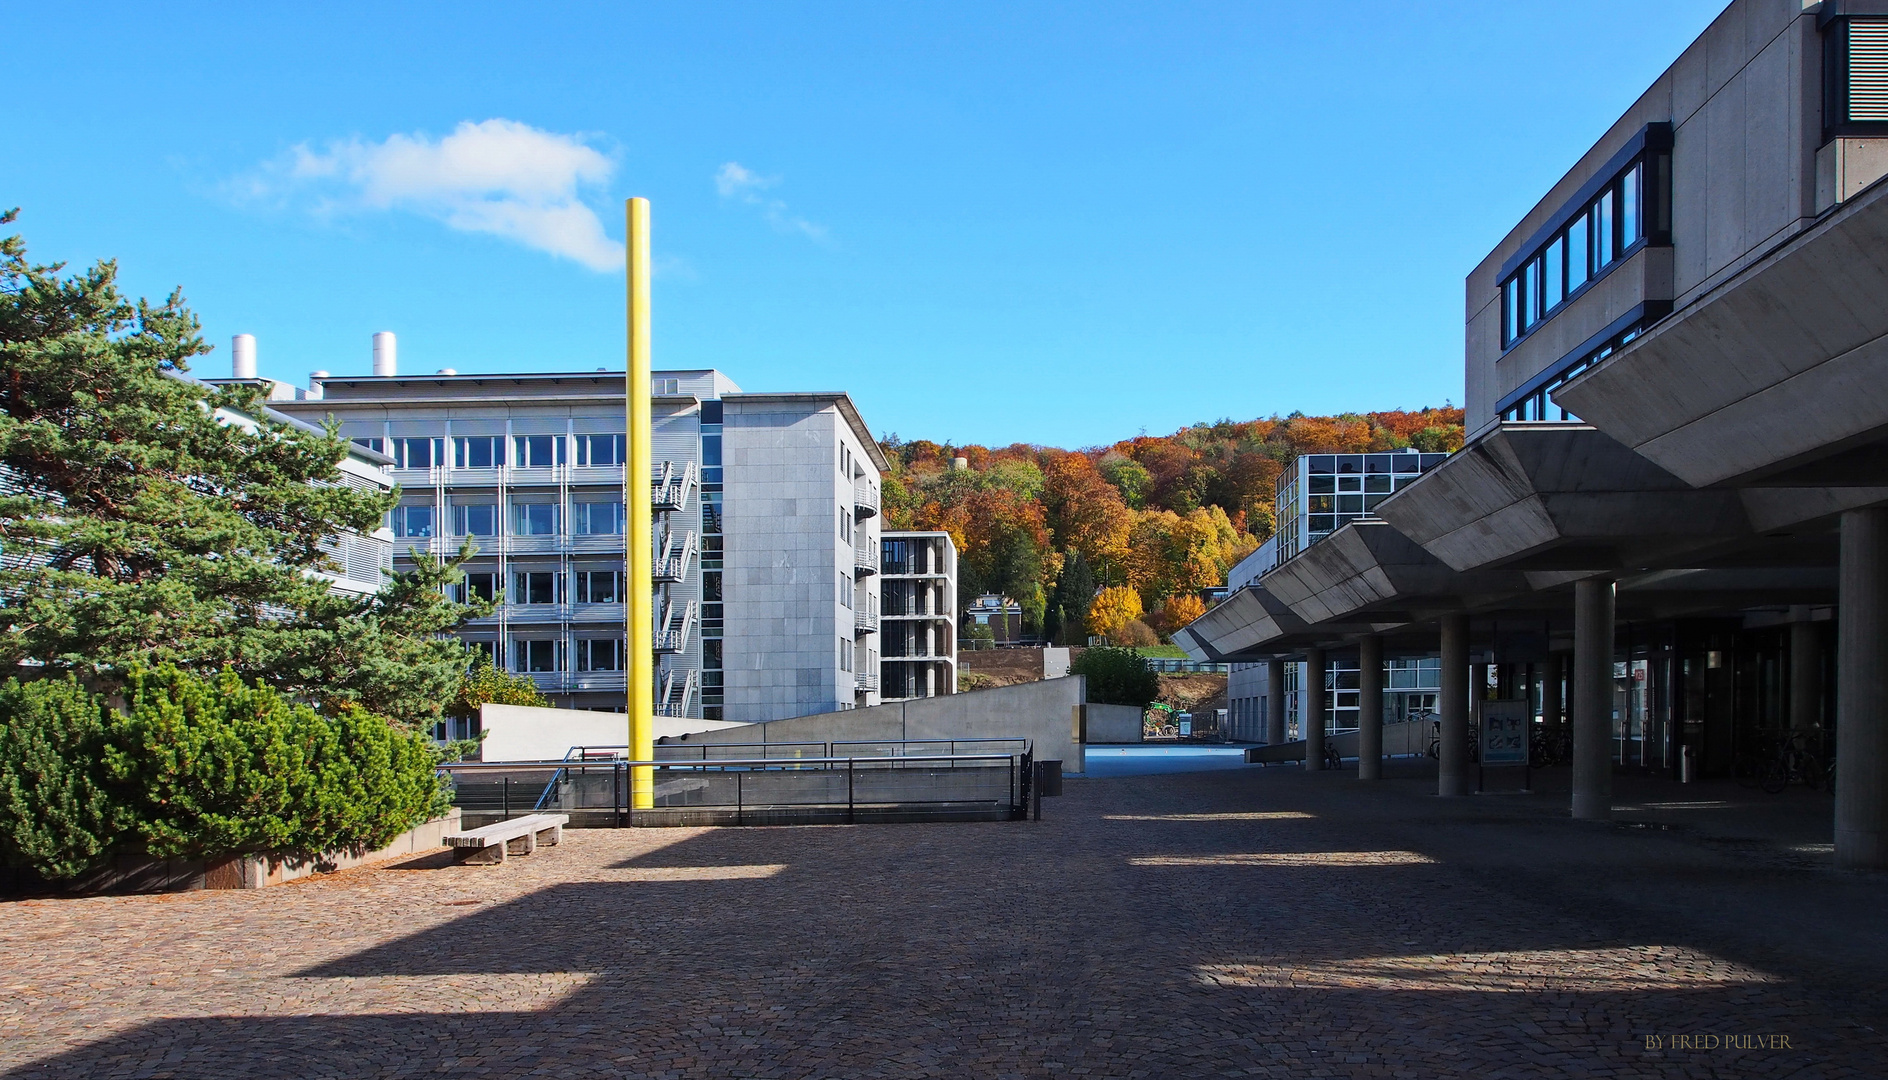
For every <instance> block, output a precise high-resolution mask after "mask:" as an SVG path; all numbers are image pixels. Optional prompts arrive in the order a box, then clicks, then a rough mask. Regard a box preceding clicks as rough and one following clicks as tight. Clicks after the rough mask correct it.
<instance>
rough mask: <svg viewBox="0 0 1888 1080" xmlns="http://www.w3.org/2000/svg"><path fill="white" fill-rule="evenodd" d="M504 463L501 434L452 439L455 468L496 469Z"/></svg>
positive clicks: (503, 441) (503, 439)
mask: <svg viewBox="0 0 1888 1080" xmlns="http://www.w3.org/2000/svg"><path fill="white" fill-rule="evenodd" d="M504 463H505V437H504V436H503V435H475V436H471V437H460V438H455V439H453V440H452V467H453V468H455V469H496V468H497V467H499V466H500V465H503V464H504Z"/></svg>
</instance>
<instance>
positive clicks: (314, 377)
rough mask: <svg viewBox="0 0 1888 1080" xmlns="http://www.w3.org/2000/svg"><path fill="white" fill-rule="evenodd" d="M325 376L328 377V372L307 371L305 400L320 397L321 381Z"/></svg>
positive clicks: (314, 399) (316, 399) (318, 398)
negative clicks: (306, 397)
mask: <svg viewBox="0 0 1888 1080" xmlns="http://www.w3.org/2000/svg"><path fill="white" fill-rule="evenodd" d="M327 377H328V373H327V372H325V371H311V372H309V373H308V399H307V400H309V401H318V400H320V399H321V381H322V380H323V379H326V378H327Z"/></svg>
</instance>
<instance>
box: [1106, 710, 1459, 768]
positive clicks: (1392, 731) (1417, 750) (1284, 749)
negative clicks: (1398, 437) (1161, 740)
mask: <svg viewBox="0 0 1888 1080" xmlns="http://www.w3.org/2000/svg"><path fill="white" fill-rule="evenodd" d="M1089 708H1090V709H1093V708H1094V706H1093V705H1090V706H1089ZM1433 738H1435V725H1434V724H1433V723H1431V722H1430V721H1428V720H1413V721H1409V722H1406V723H1401V724H1385V725H1383V752H1384V754H1386V755H1388V756H1390V757H1402V756H1405V755H1409V754H1427V753H1428V752H1429V742H1430V740H1431V739H1433ZM1324 741H1325V744H1326V745H1329V746H1335V747H1337V752H1338V753H1339V754H1342V755H1343V756H1345V757H1356V756H1357V733H1356V732H1354V731H1347V732H1345V733H1343V734H1342V735H1327V736H1325V739H1324ZM1304 759H1305V744H1304V740H1303V739H1300V740H1298V741H1296V742H1287V743H1279V744H1277V745H1276V746H1255V747H1253V748H1252V749H1250V750H1247V751H1246V760H1247V761H1256V762H1274V761H1303V760H1304Z"/></svg>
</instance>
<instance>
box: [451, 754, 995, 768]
mask: <svg viewBox="0 0 1888 1080" xmlns="http://www.w3.org/2000/svg"><path fill="white" fill-rule="evenodd" d="M1025 753H1027V751H1022V750H1019V751H1017V752H1016V753H1013V754H927V755H924V756H920V757H891V756H887V755H884V754H874V755H872V756H870V757H819V758H722V759H715V760H708V761H622V760H614V759H612V760H603V761H595V762H589V761H565V760H562V759H556V760H548V761H449V762H445V763H443V764H441V765H439V766H437V768H438V769H439V770H440V771H441V772H460V771H469V772H477V771H479V770H481V769H483V770H488V771H497V770H509V771H513V772H515V771H517V770H519V769H553V770H558V771H562V770H564V769H572V768H575V769H582V768H587V767H589V766H592V765H594V766H596V767H597V768H602V767H604V766H609V767H611V768H631V769H640V768H658V769H710V768H713V769H718V768H725V767H728V766H734V765H739V766H747V767H754V766H767V767H770V768H789V767H796V766H800V765H850V764H856V763H858V762H861V761H865V762H872V761H883V762H888V763H896V764H900V765H903V764H909V763H910V762H914V761H920V762H922V761H1008V760H1010V759H1011V758H1014V757H1018V756H1020V755H1022V754H1025Z"/></svg>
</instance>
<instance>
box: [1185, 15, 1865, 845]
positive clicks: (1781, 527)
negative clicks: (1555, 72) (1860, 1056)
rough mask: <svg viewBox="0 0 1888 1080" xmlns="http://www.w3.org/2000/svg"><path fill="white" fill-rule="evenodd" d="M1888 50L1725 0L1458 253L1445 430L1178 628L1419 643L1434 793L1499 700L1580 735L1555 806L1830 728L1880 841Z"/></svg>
mask: <svg viewBox="0 0 1888 1080" xmlns="http://www.w3.org/2000/svg"><path fill="white" fill-rule="evenodd" d="M1543 47H1551V43H1543ZM1885 75H1888V9H1884V8H1883V7H1882V6H1880V5H1878V4H1874V3H1872V2H1866V3H1864V2H1850V3H1838V2H1834V0H1831V2H1825V3H1821V4H1807V5H1806V4H1804V3H1802V2H1801V0H1737V2H1735V3H1732V4H1731V5H1730V6H1729V7H1727V8H1726V9H1725V11H1724V12H1723V13H1722V14H1721V15H1720V16H1719V17H1718V18H1717V19H1716V20H1715V21H1714V22H1713V23H1712V24H1711V26H1710V28H1709V29H1707V30H1706V31H1705V33H1704V34H1703V35H1702V36H1701V37H1700V38H1699V39H1698V40H1697V41H1696V42H1695V43H1693V44H1692V45H1691V46H1690V47H1688V48H1687V49H1686V50H1685V51H1684V52H1683V53H1682V54H1681V55H1680V56H1679V57H1678V58H1677V60H1676V62H1675V63H1674V64H1673V65H1672V67H1671V68H1669V69H1668V70H1667V71H1666V72H1665V73H1664V74H1663V75H1662V76H1660V78H1659V79H1658V80H1657V81H1656V82H1655V83H1654V84H1653V85H1652V86H1651V87H1649V88H1648V89H1646V91H1645V92H1644V93H1643V94H1642V95H1641V96H1640V97H1639V98H1638V100H1637V101H1635V102H1634V104H1633V105H1632V106H1631V108H1629V109H1628V110H1627V111H1626V113H1625V114H1624V115H1623V116H1621V117H1620V118H1619V119H1618V120H1617V122H1616V123H1615V124H1614V125H1613V126H1612V128H1611V129H1610V130H1608V131H1607V133H1606V134H1605V135H1604V136H1603V137H1602V138H1601V139H1600V140H1599V141H1598V142H1597V143H1595V144H1594V145H1593V147H1592V148H1591V149H1590V150H1589V151H1588V152H1587V153H1585V154H1584V155H1582V157H1581V158H1580V160H1579V161H1578V162H1576V163H1575V164H1574V166H1573V167H1572V168H1571V169H1570V170H1569V171H1568V172H1567V173H1566V174H1565V176H1563V177H1562V178H1561V180H1560V181H1559V182H1558V183H1556V184H1555V185H1553V187H1552V188H1551V189H1550V190H1549V191H1548V192H1547V193H1546V194H1545V196H1544V197H1543V198H1542V199H1541V201H1540V202H1539V203H1538V204H1537V205H1536V206H1535V207H1534V209H1533V210H1531V211H1530V212H1529V213H1528V214H1527V215H1526V216H1525V217H1524V218H1523V219H1522V220H1521V221H1519V222H1518V223H1516V224H1515V225H1514V227H1513V228H1512V229H1511V230H1510V231H1509V233H1508V235H1507V236H1506V237H1505V238H1503V240H1502V241H1501V243H1499V244H1498V245H1497V246H1496V247H1495V249H1494V250H1493V251H1491V252H1489V254H1488V256H1487V257H1486V258H1485V259H1484V260H1483V261H1482V263H1481V264H1480V265H1479V266H1477V267H1476V268H1475V269H1474V270H1473V271H1472V272H1471V273H1470V274H1469V276H1468V279H1467V305H1466V311H1467V344H1466V356H1465V361H1466V362H1465V381H1466V402H1467V406H1466V407H1467V412H1468V427H1469V439H1470V441H1469V444H1468V446H1467V447H1465V448H1464V449H1463V450H1462V451H1461V452H1460V453H1458V454H1455V455H1452V456H1451V457H1450V458H1449V459H1448V460H1447V461H1446V462H1444V463H1443V464H1442V465H1440V466H1438V467H1436V468H1434V469H1432V470H1430V471H1429V472H1427V473H1425V474H1424V475H1423V478H1422V479H1421V480H1419V481H1417V482H1415V483H1413V484H1410V485H1409V486H1408V487H1407V488H1405V489H1404V490H1403V491H1400V492H1396V493H1395V494H1393V495H1392V496H1391V497H1390V498H1388V499H1386V500H1384V501H1383V502H1382V503H1381V504H1380V505H1379V506H1378V507H1377V511H1376V513H1377V516H1378V519H1380V520H1368V519H1364V520H1358V521H1355V522H1352V523H1350V524H1349V525H1346V526H1344V527H1343V528H1340V529H1338V530H1337V531H1336V532H1333V533H1332V534H1331V535H1330V537H1329V538H1327V539H1326V540H1324V541H1323V542H1321V543H1318V544H1315V545H1312V546H1310V547H1307V548H1306V549H1305V550H1303V551H1301V552H1299V553H1298V554H1297V555H1296V556H1294V557H1292V558H1288V559H1285V560H1284V561H1283V562H1281V563H1280V565H1279V566H1278V567H1276V568H1275V569H1273V570H1271V571H1269V572H1268V573H1266V574H1264V575H1263V576H1261V577H1259V578H1258V579H1257V580H1255V581H1253V582H1251V583H1250V584H1248V585H1247V586H1246V587H1245V588H1243V589H1241V590H1240V591H1239V592H1237V593H1235V594H1234V595H1233V596H1232V597H1230V598H1229V599H1228V600H1227V601H1226V602H1225V603H1223V604H1221V605H1219V606H1218V607H1217V608H1215V609H1213V610H1212V611H1210V612H1208V613H1207V614H1206V615H1205V616H1203V617H1202V618H1201V619H1200V620H1198V621H1196V622H1195V623H1194V624H1193V626H1191V627H1188V628H1187V629H1186V630H1184V631H1182V640H1183V643H1185V644H1186V645H1187V646H1188V648H1189V649H1190V650H1191V651H1193V652H1194V653H1195V654H1196V655H1200V656H1202V657H1205V658H1211V659H1219V660H1237V661H1240V662H1270V661H1283V660H1286V659H1292V660H1302V661H1303V662H1305V663H1306V664H1307V665H1308V666H1309V669H1310V670H1311V671H1313V672H1317V671H1322V670H1324V668H1325V667H1326V666H1327V665H1328V664H1329V663H1330V661H1331V659H1332V658H1333V657H1334V656H1336V655H1339V654H1345V655H1348V654H1353V653H1354V654H1357V655H1359V656H1360V657H1372V658H1374V657H1377V656H1383V657H1394V656H1399V655H1401V656H1411V655H1425V654H1428V653H1431V652H1434V653H1439V654H1440V657H1441V666H1440V682H1441V686H1440V690H1439V698H1440V701H1439V711H1440V714H1441V719H1442V723H1441V747H1440V752H1441V762H1440V768H1439V772H1438V779H1437V784H1438V791H1439V792H1440V793H1441V794H1443V795H1459V794H1462V793H1464V792H1465V791H1466V790H1467V785H1468V781H1469V777H1470V769H1469V761H1468V739H1469V723H1470V718H1471V716H1472V715H1474V713H1475V705H1476V702H1477V701H1478V700H1480V699H1484V698H1487V697H1490V696H1494V697H1497V698H1501V699H1506V700H1509V701H1513V702H1516V703H1519V706H1518V707H1520V708H1523V709H1525V710H1526V712H1527V713H1528V714H1529V715H1531V717H1532V720H1533V726H1534V729H1535V731H1537V732H1541V733H1551V732H1554V731H1556V730H1563V729H1570V734H1571V741H1572V759H1573V777H1572V787H1573V795H1572V800H1571V807H1570V809H1571V811H1572V813H1573V814H1574V815H1575V816H1576V817H1586V818H1604V817H1607V816H1609V815H1610V813H1611V794H1610V793H1611V783H1612V779H1611V778H1612V775H1613V773H1614V771H1615V770H1618V769H1630V770H1644V771H1647V772H1651V773H1655V774H1663V775H1669V776H1673V777H1677V776H1679V775H1681V774H1685V773H1689V772H1698V773H1702V774H1704V775H1727V774H1731V773H1733V772H1735V771H1739V770H1749V769H1753V768H1756V769H1761V768H1768V767H1772V766H1773V765H1774V764H1775V763H1778V762H1781V761H1783V760H1784V759H1785V754H1784V748H1785V747H1787V746H1794V747H1795V748H1796V749H1797V750H1798V751H1799V752H1800V753H1801V754H1805V755H1808V756H1809V758H1810V759H1813V760H1815V761H1817V762H1821V761H1827V760H1829V759H1830V757H1831V756H1832V755H1833V760H1834V762H1835V769H1834V776H1835V780H1836V788H1835V796H1834V808H1833V815H1834V838H1835V852H1836V858H1837V861H1838V863H1840V864H1842V865H1850V866H1883V865H1888V570H1884V567H1888V508H1885V505H1888V392H1884V391H1883V389H1882V388H1883V387H1884V386H1888V305H1885V304H1883V303H1882V297H1883V296H1888V264H1884V263H1883V261H1882V260H1881V259H1880V257H1879V256H1878V254H1876V253H1878V252H1880V251H1882V250H1888V185H1885V184H1882V183H1880V182H1879V181H1880V179H1881V178H1882V177H1883V175H1884V174H1888V94H1884V90H1883V88H1884V86H1888V80H1885V79H1884V76H1885ZM1484 665H1486V666H1485V667H1484ZM1374 666H1375V665H1373V664H1371V663H1368V662H1364V663H1362V664H1361V667H1360V670H1361V672H1362V673H1363V674H1364V675H1366V676H1369V673H1370V672H1371V671H1372V670H1373V667H1374ZM1472 666H1473V670H1471V667H1472ZM1309 681H1310V683H1311V684H1312V685H1314V686H1315V685H1316V684H1317V683H1318V682H1319V680H1318V679H1316V678H1315V677H1314V678H1312V679H1310V680H1309ZM1370 681H1371V682H1374V680H1370ZM1376 689H1379V687H1376V686H1372V685H1369V684H1368V683H1367V684H1366V685H1365V686H1364V687H1362V690H1363V694H1362V700H1363V701H1364V702H1365V703H1366V704H1368V702H1370V701H1371V699H1372V696H1373V695H1372V693H1371V691H1373V690H1376ZM1312 696H1313V697H1318V696H1320V695H1319V694H1316V693H1314V694H1313V695H1312ZM1317 704H1318V705H1322V702H1318V703H1317ZM1482 711H1483V713H1484V714H1491V713H1492V712H1493V711H1491V710H1487V709H1483V710H1482ZM1567 712H1571V717H1570V723H1569V722H1567V719H1568V718H1567V717H1566V713H1567ZM1379 719H1380V718H1379V717H1376V716H1374V715H1370V716H1365V717H1364V718H1363V719H1362V724H1363V727H1362V729H1361V732H1364V733H1368V732H1370V731H1371V730H1372V729H1373V728H1375V729H1376V731H1377V732H1378V733H1379V734H1380V732H1381V728H1380V726H1378V724H1377V722H1378V720H1379ZM1307 734H1308V735H1309V736H1310V738H1309V739H1308V740H1307V743H1306V746H1305V750H1306V753H1307V760H1308V762H1309V763H1311V767H1313V768H1315V767H1317V766H1318V764H1319V763H1320V761H1321V758H1322V753H1321V750H1322V747H1321V746H1320V745H1319V744H1320V743H1321V740H1322V732H1320V731H1318V730H1317V728H1316V727H1315V726H1314V727H1313V728H1312V729H1311V730H1310V731H1309V732H1307ZM1360 741H1361V742H1362V743H1363V746H1364V752H1363V755H1362V756H1363V766H1362V768H1361V769H1360V775H1363V776H1365V777H1369V776H1373V775H1375V769H1376V762H1377V757H1378V756H1379V755H1378V753H1377V751H1378V750H1380V747H1381V745H1382V744H1381V742H1378V743H1375V744H1374V749H1373V744H1372V743H1370V742H1369V740H1368V739H1361V740H1360ZM1796 762H1797V767H1796V769H1795V771H1796V772H1797V773H1798V774H1799V775H1804V776H1807V778H1809V779H1814V780H1818V781H1819V782H1820V781H1821V780H1822V779H1825V778H1823V777H1819V776H1817V775H1816V773H1817V772H1818V771H1819V770H1817V769H1803V768H1801V762H1802V759H1801V758H1800V757H1799V758H1797V759H1796Z"/></svg>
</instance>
